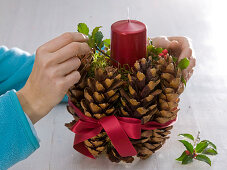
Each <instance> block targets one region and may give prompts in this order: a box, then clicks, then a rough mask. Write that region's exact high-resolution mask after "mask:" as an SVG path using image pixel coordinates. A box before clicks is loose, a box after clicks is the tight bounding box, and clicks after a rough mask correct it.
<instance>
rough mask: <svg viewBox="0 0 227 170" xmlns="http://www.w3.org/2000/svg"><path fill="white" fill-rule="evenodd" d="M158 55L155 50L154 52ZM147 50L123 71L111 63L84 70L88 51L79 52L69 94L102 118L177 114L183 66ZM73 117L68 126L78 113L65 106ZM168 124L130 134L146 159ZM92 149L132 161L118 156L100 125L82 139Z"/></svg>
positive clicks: (170, 116)
mask: <svg viewBox="0 0 227 170" xmlns="http://www.w3.org/2000/svg"><path fill="white" fill-rule="evenodd" d="M157 56H158V55H157ZM157 56H156V58H154V56H149V55H148V56H147V57H146V58H142V59H140V60H138V61H136V63H135V64H134V67H133V68H132V72H130V73H128V74H127V75H122V74H120V73H119V69H118V68H115V67H113V66H107V67H106V68H104V69H103V68H96V69H95V71H94V76H92V77H89V76H88V74H87V73H88V70H89V69H90V66H91V61H92V55H88V56H85V57H83V58H81V60H82V64H81V66H80V68H79V71H80V73H81V80H80V81H79V82H78V83H77V84H75V85H74V86H73V87H71V88H70V90H69V91H68V97H69V100H71V101H72V103H73V104H74V105H75V106H77V107H78V108H80V109H81V111H82V112H83V113H84V114H85V115H86V116H89V117H93V118H96V119H101V118H102V117H104V116H109V115H115V116H122V117H132V118H137V119H140V120H141V122H142V124H145V123H147V122H149V121H156V122H159V123H162V124H163V123H166V122H168V121H170V120H173V119H175V118H176V116H177V112H178V110H179V109H178V108H177V107H178V103H179V95H180V94H181V93H182V92H183V90H184V85H183V83H182V82H181V76H182V72H181V70H180V68H178V67H177V65H176V63H175V62H174V61H173V58H172V56H171V55H169V54H167V55H166V56H165V57H160V56H158V57H157ZM123 76H124V77H123ZM67 109H68V111H69V112H70V113H71V114H72V115H73V117H74V120H73V121H72V122H71V123H67V124H66V126H67V127H68V128H71V127H72V126H73V125H74V124H75V123H76V122H77V121H78V119H79V118H78V116H77V115H76V114H75V112H74V110H73V108H72V107H70V106H67ZM171 129H172V126H169V127H166V128H163V129H155V130H143V131H142V133H141V139H137V140H135V139H130V141H131V142H132V144H133V146H134V148H135V149H136V150H137V153H138V154H137V157H139V158H141V159H146V158H148V157H149V156H151V155H152V154H153V153H154V152H155V151H156V150H158V149H159V148H161V147H162V145H163V144H164V143H165V141H166V139H168V138H169V137H168V135H169V134H170V130H171ZM84 143H85V146H86V147H87V148H88V150H89V151H90V153H91V154H92V155H93V156H95V157H97V156H98V155H99V154H101V153H104V154H106V155H107V156H108V157H109V159H110V160H111V161H112V162H117V163H118V162H120V161H124V162H127V163H131V162H133V160H134V157H131V156H129V157H121V156H120V155H119V154H118V152H117V151H116V149H115V148H114V146H113V145H112V143H111V141H110V139H109V137H108V136H107V134H106V132H105V131H104V130H102V131H101V133H100V134H98V135H97V136H94V137H92V138H90V139H88V140H86V141H85V142H84Z"/></svg>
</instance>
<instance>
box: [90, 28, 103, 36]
mask: <svg viewBox="0 0 227 170" xmlns="http://www.w3.org/2000/svg"><path fill="white" fill-rule="evenodd" d="M101 27H102V26H100V27H95V28H94V29H93V31H92V34H91V36H92V38H94V37H95V34H96V33H97V32H98V31H99V29H100V28H101Z"/></svg>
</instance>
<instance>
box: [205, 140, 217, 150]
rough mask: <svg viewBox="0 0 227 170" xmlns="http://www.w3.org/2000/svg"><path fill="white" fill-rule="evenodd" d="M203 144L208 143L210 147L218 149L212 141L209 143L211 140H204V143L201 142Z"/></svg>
mask: <svg viewBox="0 0 227 170" xmlns="http://www.w3.org/2000/svg"><path fill="white" fill-rule="evenodd" d="M201 142H207V143H208V144H209V146H212V147H213V148H214V149H217V147H216V145H215V144H213V143H212V142H211V141H209V140H203V141H201Z"/></svg>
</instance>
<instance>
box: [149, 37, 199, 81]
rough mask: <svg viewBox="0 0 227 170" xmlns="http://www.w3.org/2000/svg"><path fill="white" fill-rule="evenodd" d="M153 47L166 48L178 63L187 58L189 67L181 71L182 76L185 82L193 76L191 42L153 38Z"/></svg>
mask: <svg viewBox="0 0 227 170" xmlns="http://www.w3.org/2000/svg"><path fill="white" fill-rule="evenodd" d="M152 42H153V45H154V46H156V47H162V48H166V49H167V50H168V51H169V52H170V54H172V55H174V56H175V57H177V58H178V61H180V60H181V59H183V58H185V57H186V58H188V59H189V61H190V64H189V66H188V67H187V68H186V69H185V70H183V76H184V78H185V80H186V81H188V80H189V79H190V77H191V76H192V74H193V71H194V69H193V68H194V67H195V64H196V59H195V57H194V56H193V48H192V44H191V40H190V39H189V38H187V37H165V36H162V37H155V38H152Z"/></svg>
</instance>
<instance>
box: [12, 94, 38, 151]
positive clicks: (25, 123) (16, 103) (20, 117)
mask: <svg viewBox="0 0 227 170" xmlns="http://www.w3.org/2000/svg"><path fill="white" fill-rule="evenodd" d="M9 96H10V99H11V101H12V105H14V106H15V107H13V108H14V109H15V108H17V110H15V113H17V115H14V116H15V117H18V118H17V120H18V121H20V122H18V123H20V124H21V127H24V131H25V134H26V136H27V139H28V140H30V142H31V144H32V145H33V147H34V150H36V149H37V148H39V146H40V145H39V140H38V138H37V137H36V135H34V133H33V131H32V128H31V126H30V124H29V121H28V119H27V117H26V115H25V113H24V111H23V109H22V107H21V105H20V102H19V100H18V98H17V95H16V91H15V90H11V91H9Z"/></svg>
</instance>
